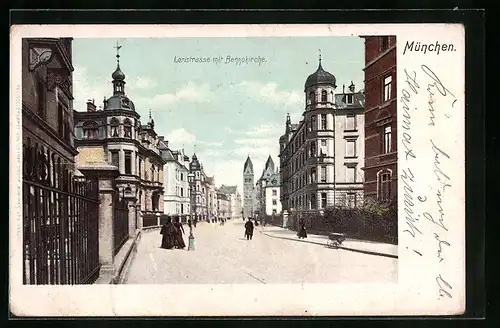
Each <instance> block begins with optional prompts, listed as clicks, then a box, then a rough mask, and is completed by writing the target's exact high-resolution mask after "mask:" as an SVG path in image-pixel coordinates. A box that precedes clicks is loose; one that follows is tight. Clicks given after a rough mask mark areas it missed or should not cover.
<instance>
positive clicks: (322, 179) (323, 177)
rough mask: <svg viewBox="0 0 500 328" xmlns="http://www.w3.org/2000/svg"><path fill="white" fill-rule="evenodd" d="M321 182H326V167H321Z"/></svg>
mask: <svg viewBox="0 0 500 328" xmlns="http://www.w3.org/2000/svg"><path fill="white" fill-rule="evenodd" d="M321 182H323V183H325V182H326V166H322V167H321Z"/></svg>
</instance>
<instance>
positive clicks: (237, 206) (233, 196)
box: [219, 185, 243, 219]
mask: <svg viewBox="0 0 500 328" xmlns="http://www.w3.org/2000/svg"><path fill="white" fill-rule="evenodd" d="M219 193H220V194H225V195H226V196H227V198H228V199H229V213H230V214H229V215H228V217H229V218H231V219H234V218H237V217H240V216H241V211H242V210H243V209H242V206H241V195H240V194H239V193H238V188H237V186H225V185H222V186H220V188H219Z"/></svg>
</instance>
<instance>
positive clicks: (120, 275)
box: [111, 230, 142, 285]
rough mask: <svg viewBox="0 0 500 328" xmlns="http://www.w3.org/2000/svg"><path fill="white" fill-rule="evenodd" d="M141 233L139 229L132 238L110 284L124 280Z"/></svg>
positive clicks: (116, 283) (121, 282)
mask: <svg viewBox="0 0 500 328" xmlns="http://www.w3.org/2000/svg"><path fill="white" fill-rule="evenodd" d="M141 235H142V230H139V231H138V232H137V235H136V236H135V238H134V241H133V242H132V245H130V248H129V249H128V251H127V254H126V255H125V258H124V259H123V261H122V263H121V264H120V267H119V268H118V270H117V273H116V274H115V276H114V277H113V279H112V280H111V284H112V285H120V284H123V283H124V282H125V280H126V279H125V277H126V276H127V272H128V270H129V268H130V265H131V264H132V260H133V259H134V256H135V254H136V253H137V244H138V243H139V241H140V240H141Z"/></svg>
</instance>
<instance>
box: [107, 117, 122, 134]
mask: <svg viewBox="0 0 500 328" xmlns="http://www.w3.org/2000/svg"><path fill="white" fill-rule="evenodd" d="M119 125H120V121H118V119H117V118H116V117H113V118H112V119H111V121H110V122H109V126H110V129H111V137H114V138H117V137H118V127H119Z"/></svg>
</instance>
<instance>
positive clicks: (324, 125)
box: [321, 114, 326, 130]
mask: <svg viewBox="0 0 500 328" xmlns="http://www.w3.org/2000/svg"><path fill="white" fill-rule="evenodd" d="M321 130H326V114H321Z"/></svg>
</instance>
